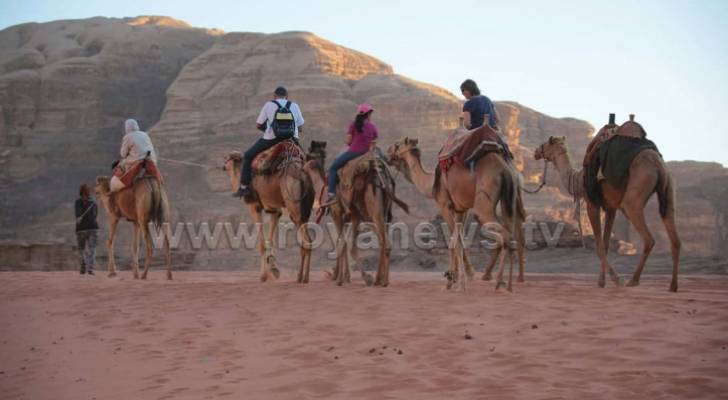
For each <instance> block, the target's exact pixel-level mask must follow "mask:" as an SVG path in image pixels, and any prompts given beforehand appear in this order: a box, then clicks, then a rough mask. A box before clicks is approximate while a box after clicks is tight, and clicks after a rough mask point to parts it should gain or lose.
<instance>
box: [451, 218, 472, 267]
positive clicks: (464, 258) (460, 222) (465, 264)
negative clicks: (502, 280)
mask: <svg viewBox="0 0 728 400" xmlns="http://www.w3.org/2000/svg"><path fill="white" fill-rule="evenodd" d="M466 219H467V213H455V222H456V225H460V227H461V233H460V243H461V246H462V252H461V253H460V255H459V256H458V257H459V258H461V259H460V261H461V262H462V266H463V268H464V270H465V275H466V276H467V278H468V280H469V281H472V280H473V276H475V270H474V269H473V266H472V265H470V260H468V258H467V256H466V255H465V253H466V249H465V243H464V241H465V226H464V224H465V220H466Z"/></svg>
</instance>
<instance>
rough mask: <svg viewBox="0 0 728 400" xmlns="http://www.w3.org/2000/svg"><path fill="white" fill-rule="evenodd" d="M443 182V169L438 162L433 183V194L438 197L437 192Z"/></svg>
mask: <svg viewBox="0 0 728 400" xmlns="http://www.w3.org/2000/svg"><path fill="white" fill-rule="evenodd" d="M441 184H442V170H441V169H440V163H437V166H436V167H435V182H434V183H433V185H432V196H433V197H434V198H437V193H438V192H439V191H440V185H441Z"/></svg>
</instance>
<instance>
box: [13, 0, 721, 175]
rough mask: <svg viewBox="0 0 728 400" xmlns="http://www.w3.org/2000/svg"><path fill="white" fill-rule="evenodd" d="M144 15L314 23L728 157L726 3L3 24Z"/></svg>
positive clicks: (693, 151) (305, 7)
mask: <svg viewBox="0 0 728 400" xmlns="http://www.w3.org/2000/svg"><path fill="white" fill-rule="evenodd" d="M147 14H154V15H169V16H172V17H174V18H177V19H181V20H184V21H187V22H189V23H190V24H192V25H194V26H200V27H207V28H220V29H223V30H225V31H228V32H231V31H255V32H280V31H287V30H306V31H311V32H314V33H316V34H318V35H319V36H322V37H324V38H326V39H329V40H332V41H334V42H336V43H339V44H342V45H345V46H347V47H351V48H354V49H357V50H360V51H363V52H365V53H368V54H370V55H373V56H375V57H377V58H380V59H381V60H383V61H385V62H387V63H389V64H391V65H392V66H393V67H394V70H395V72H397V73H399V74H403V75H406V76H408V77H411V78H414V79H417V80H421V81H426V82H430V83H434V84H436V85H439V86H442V87H445V88H447V89H449V90H451V91H452V92H454V93H455V94H457V95H458V96H459V90H458V87H459V85H460V82H462V80H463V79H465V78H472V79H475V80H476V81H477V82H478V84H479V85H480V87H481V88H482V90H483V91H484V93H485V94H487V95H488V96H489V97H491V98H492V99H494V100H513V101H518V102H519V103H521V104H524V105H526V106H529V107H531V108H534V109H536V110H538V111H541V112H544V113H546V114H549V115H552V116H555V117H574V118H580V119H585V120H587V121H589V122H591V123H592V124H593V125H594V126H595V127H597V128H598V127H600V126H601V125H603V124H604V123H605V121H606V119H607V114H608V113H609V112H616V113H617V120H618V121H620V122H621V121H624V120H626V119H627V114H629V113H635V114H637V120H638V121H639V122H641V123H642V124H643V125H644V126H645V128H646V130H647V132H648V135H649V137H650V138H651V139H652V140H653V141H655V142H656V143H657V145H658V147H659V148H660V150H661V151H662V153H663V154H664V155H665V157H666V158H667V159H669V160H684V159H697V160H705V161H719V162H721V163H723V165H727V166H728V139H727V136H728V128H727V127H726V125H728V120H727V119H726V118H724V117H728V1H723V0H716V1H707V0H706V1H604V2H597V1H574V2H571V1H550V2H546V1H523V2H521V1H506V0H501V1H498V2H490V1H472V0H460V1H424V0H420V1H395V0H388V1H375V0H370V1H342V0H334V1H308V2H307V1H290V2H286V1H260V0H258V1H244V0H233V1H222V0H205V1H200V0H196V1H181V0H162V1H159V0H156V1H148V0H147V1H133V0H127V1H113V2H112V1H89V0H84V1H77V0H64V1H40V0H23V1H20V0H15V1H8V0H0V29H1V28H5V27H7V26H10V25H15V24H18V23H22V22H29V21H36V22H44V21H50V20H55V19H69V18H86V17H91V16H99V15H100V16H109V17H124V16H137V15H147ZM558 133H559V132H554V134H558ZM385 134H386V133H385Z"/></svg>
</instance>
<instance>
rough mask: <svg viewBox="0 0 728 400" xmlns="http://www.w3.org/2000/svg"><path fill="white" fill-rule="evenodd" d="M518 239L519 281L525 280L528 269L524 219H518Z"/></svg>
mask: <svg viewBox="0 0 728 400" xmlns="http://www.w3.org/2000/svg"><path fill="white" fill-rule="evenodd" d="M516 240H517V241H518V244H517V246H518V247H517V248H516V255H517V256H518V282H525V281H526V277H525V270H526V258H525V257H526V238H525V236H524V235H523V220H521V219H520V218H518V221H516Z"/></svg>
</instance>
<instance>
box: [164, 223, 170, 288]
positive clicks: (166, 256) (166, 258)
mask: <svg viewBox="0 0 728 400" xmlns="http://www.w3.org/2000/svg"><path fill="white" fill-rule="evenodd" d="M164 261H165V262H166V263H167V280H169V281H171V280H172V251H171V250H170V248H169V236H168V235H167V232H165V233H164Z"/></svg>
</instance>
